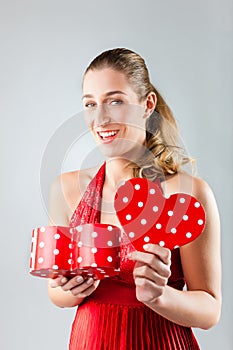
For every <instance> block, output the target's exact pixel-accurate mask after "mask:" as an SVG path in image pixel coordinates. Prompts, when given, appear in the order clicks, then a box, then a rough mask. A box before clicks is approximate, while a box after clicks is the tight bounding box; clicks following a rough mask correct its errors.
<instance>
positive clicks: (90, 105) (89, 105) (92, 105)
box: [85, 102, 95, 108]
mask: <svg viewBox="0 0 233 350" xmlns="http://www.w3.org/2000/svg"><path fill="white" fill-rule="evenodd" d="M85 107H86V108H94V107H95V103H94V102H87V103H86V104H85Z"/></svg>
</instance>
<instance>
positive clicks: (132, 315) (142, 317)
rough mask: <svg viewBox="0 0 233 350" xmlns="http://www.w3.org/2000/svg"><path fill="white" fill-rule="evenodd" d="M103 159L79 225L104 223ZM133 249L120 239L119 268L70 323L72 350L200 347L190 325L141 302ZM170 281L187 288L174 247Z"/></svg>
mask: <svg viewBox="0 0 233 350" xmlns="http://www.w3.org/2000/svg"><path fill="white" fill-rule="evenodd" d="M104 178H105V163H104V164H103V165H102V166H101V167H100V169H99V171H98V172H97V174H96V176H95V177H94V178H93V179H92V181H91V182H90V184H89V186H88V187H87V190H86V191H85V193H84V195H83V197H82V199H81V201H80V203H79V204H78V206H77V208H76V210H75V212H74V213H73V216H72V218H71V221H70V226H71V227H75V226H77V225H80V224H84V223H94V222H100V210H101V199H102V188H103V184H104ZM132 250H134V247H133V246H132V244H131V243H130V242H129V241H127V237H126V236H124V237H123V239H122V246H121V266H120V267H121V272H120V276H119V277H118V278H107V279H104V280H102V281H101V282H100V284H99V286H98V288H97V289H96V290H95V292H93V293H92V294H91V295H90V296H89V297H88V298H86V299H85V300H84V302H83V303H82V304H81V305H80V306H79V307H78V308H77V312H76V316H75V319H74V322H73V324H72V330H71V335H70V344H69V350H198V349H200V348H199V346H198V343H197V341H196V338H195V336H194V334H193V332H192V329H191V328H189V327H183V326H180V325H177V324H175V323H173V322H171V321H169V320H167V319H165V318H164V317H162V316H160V315H158V314H157V313H156V312H154V311H153V310H151V309H150V308H148V307H147V306H145V305H144V304H143V303H141V302H139V301H138V300H137V298H136V293H135V284H134V280H133V268H134V262H133V261H130V260H129V259H127V254H128V253H129V252H130V251H132ZM171 259H172V264H171V277H170V278H169V281H168V284H169V285H170V286H172V287H174V288H176V289H179V290H182V289H183V287H184V284H185V282H184V276H183V271H182V266H181V261H180V253H179V249H175V250H173V251H172V258H171Z"/></svg>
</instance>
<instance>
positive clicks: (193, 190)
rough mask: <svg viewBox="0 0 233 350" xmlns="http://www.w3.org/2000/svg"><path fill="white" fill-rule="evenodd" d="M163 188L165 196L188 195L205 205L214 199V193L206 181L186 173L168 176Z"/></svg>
mask: <svg viewBox="0 0 233 350" xmlns="http://www.w3.org/2000/svg"><path fill="white" fill-rule="evenodd" d="M163 187H164V192H165V195H168V196H169V195H171V194H173V193H179V192H181V193H187V194H190V195H192V196H194V197H195V198H197V199H198V200H200V201H202V203H203V204H204V203H206V202H207V201H209V200H210V198H212V197H213V191H212V189H211V187H210V186H209V184H208V183H207V182H206V181H205V180H203V179H201V178H199V177H195V176H191V175H189V174H187V173H185V172H181V173H177V174H175V175H173V176H168V177H167V178H166V181H165V183H164V185H163Z"/></svg>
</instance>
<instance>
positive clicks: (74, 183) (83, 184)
mask: <svg viewBox="0 0 233 350" xmlns="http://www.w3.org/2000/svg"><path fill="white" fill-rule="evenodd" d="M97 170H98V167H93V168H89V169H81V170H74V171H69V172H65V173H62V174H60V175H58V176H57V177H56V178H55V179H54V180H53V181H52V183H51V187H50V213H51V212H58V211H59V218H60V217H61V216H62V215H64V220H63V219H62V220H58V221H59V223H60V222H64V223H63V224H66V225H67V224H68V222H69V220H70V218H71V216H72V213H73V212H74V210H75V208H76V207H77V205H78V203H79V201H80V200H81V198H82V195H83V193H84V191H85V189H86V188H87V186H88V184H89V182H90V181H91V180H92V178H93V177H94V175H95V174H96V172H97ZM59 208H60V210H59ZM55 216H56V215H55ZM53 221H54V220H53Z"/></svg>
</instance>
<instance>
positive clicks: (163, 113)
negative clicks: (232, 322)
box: [48, 49, 221, 350]
mask: <svg viewBox="0 0 233 350" xmlns="http://www.w3.org/2000/svg"><path fill="white" fill-rule="evenodd" d="M83 104H84V110H85V119H86V122H87V124H88V126H89V128H90V131H91V133H92V135H93V137H94V139H95V140H96V142H97V144H98V145H100V148H101V150H102V151H103V153H104V154H105V156H106V159H107V160H106V162H105V163H104V164H103V165H102V166H101V167H100V168H99V169H96V168H95V169H84V170H80V171H73V172H69V173H65V174H62V175H61V176H59V177H58V178H57V179H56V180H55V181H54V183H53V185H52V187H51V196H50V197H51V200H50V203H51V204H50V217H51V218H52V220H51V224H52V225H54V224H55V225H58V224H59V225H64V226H71V227H75V226H77V225H80V224H83V223H107V224H111V225H116V226H119V227H120V226H121V225H120V222H119V220H118V218H117V215H116V213H115V210H114V206H113V203H114V197H115V193H116V190H117V187H118V186H119V184H120V183H121V182H122V181H125V180H127V179H130V178H133V177H146V178H149V179H151V180H152V181H154V182H156V183H157V184H159V186H160V188H161V189H162V190H163V192H164V194H165V196H167V197H168V196H170V195H172V194H174V193H178V192H182V193H188V194H190V195H192V196H194V197H195V198H196V199H197V200H198V201H200V202H201V203H202V204H203V206H204V208H205V211H206V226H205V230H204V232H203V234H202V235H201V236H200V237H199V238H198V239H196V240H195V241H193V242H191V243H189V244H187V245H186V246H183V247H180V248H177V249H173V250H172V251H170V250H169V249H167V248H165V247H161V246H159V245H156V244H147V245H146V246H144V252H139V251H135V249H134V247H133V245H132V243H130V241H129V240H128V239H127V237H126V235H125V234H124V232H122V237H121V246H120V260H121V264H120V270H121V271H120V275H119V278H107V279H104V280H101V282H100V281H99V280H94V279H93V278H92V277H90V278H88V279H83V278H82V277H80V276H79V277H74V278H71V279H70V280H68V279H67V278H64V277H58V278H56V279H55V280H53V281H50V283H49V286H48V290H49V296H50V298H51V300H52V302H53V303H54V304H56V305H57V306H60V307H74V306H78V308H77V312H76V317H75V320H74V323H73V326H72V332H71V338H70V350H77V349H80V350H81V349H82V350H85V349H86V350H93V349H95V350H119V349H122V350H123V349H130V350H131V349H135V350H136V349H138V350H146V349H147V350H148V349H150V350H156V349H159V350H178V349H179V350H182V349H188V350H192V349H193V350H197V349H199V346H198V344H197V341H196V339H195V337H194V335H193V332H192V329H191V327H199V328H203V329H209V328H210V327H212V326H213V325H215V324H216V323H217V322H218V320H219V317H220V311H221V258H220V225H219V216H218V209H217V206H216V202H215V199H214V196H213V193H212V191H211V189H210V188H209V186H208V185H207V184H206V183H205V182H204V181H203V180H201V179H199V178H195V177H192V176H190V175H188V174H186V173H185V172H184V171H183V170H182V165H183V164H184V163H185V162H187V161H190V160H189V159H188V158H187V157H185V156H184V155H183V153H182V151H181V149H180V148H179V147H178V146H177V139H178V137H177V127H176V123H175V119H174V117H173V115H172V113H171V110H170V109H169V107H168V106H167V105H166V103H165V101H164V99H163V98H162V97H161V95H160V94H159V92H158V91H157V90H156V89H155V88H154V86H153V85H152V84H151V83H150V79H149V74H148V70H147V67H146V65H145V62H144V60H143V59H142V58H141V57H140V56H139V55H138V54H136V53H134V52H132V51H130V50H128V49H113V50H108V51H106V52H103V53H102V54H100V55H99V56H97V57H96V58H95V59H94V60H93V61H92V62H91V64H90V65H89V66H88V68H87V70H86V72H85V74H84V78H83ZM83 193H84V194H83ZM82 194H83V195H82ZM140 203H142V202H140ZM68 208H69V209H68ZM169 213H170V212H169ZM184 220H185V219H184ZM142 233H143V232H142ZM185 285H186V288H184V287H185Z"/></svg>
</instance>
